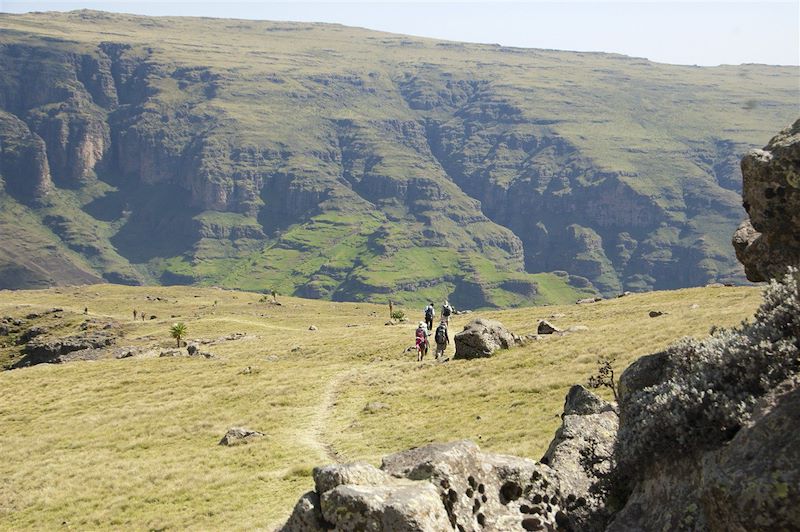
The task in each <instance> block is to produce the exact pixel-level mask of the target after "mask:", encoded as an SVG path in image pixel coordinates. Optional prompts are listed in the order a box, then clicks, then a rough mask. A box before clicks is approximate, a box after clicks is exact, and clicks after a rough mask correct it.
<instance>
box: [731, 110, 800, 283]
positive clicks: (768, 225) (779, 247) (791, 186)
mask: <svg viewBox="0 0 800 532" xmlns="http://www.w3.org/2000/svg"><path fill="white" fill-rule="evenodd" d="M742 177H743V180H742V199H743V202H742V203H743V205H744V208H745V210H746V211H747V214H748V215H749V216H750V218H749V220H746V221H745V222H743V223H742V224H741V225H740V226H739V228H738V229H737V230H736V232H735V233H734V236H733V247H734V249H735V250H736V257H737V258H738V259H739V261H740V262H741V263H742V264H743V265H744V269H745V273H746V274H747V278H748V279H749V280H751V281H768V280H770V279H774V278H777V277H780V276H781V275H782V274H783V273H784V272H785V271H786V268H787V267H788V266H792V265H800V120H797V121H795V123H794V124H793V125H792V126H791V127H789V128H787V129H785V130H783V131H781V132H780V133H779V134H778V135H777V136H775V137H774V138H773V139H772V140H770V141H769V144H767V145H766V146H765V147H764V149H763V150H753V151H751V152H750V153H748V154H747V155H746V156H745V157H744V158H743V159H742Z"/></svg>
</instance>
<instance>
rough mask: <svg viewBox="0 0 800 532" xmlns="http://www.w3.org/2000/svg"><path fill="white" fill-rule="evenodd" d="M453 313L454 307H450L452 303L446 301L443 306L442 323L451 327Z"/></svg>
mask: <svg viewBox="0 0 800 532" xmlns="http://www.w3.org/2000/svg"><path fill="white" fill-rule="evenodd" d="M452 313H453V307H451V306H450V302H449V301H447V300H445V302H444V305H442V321H443V322H444V323H445V324H446V325H450V315H451V314H452Z"/></svg>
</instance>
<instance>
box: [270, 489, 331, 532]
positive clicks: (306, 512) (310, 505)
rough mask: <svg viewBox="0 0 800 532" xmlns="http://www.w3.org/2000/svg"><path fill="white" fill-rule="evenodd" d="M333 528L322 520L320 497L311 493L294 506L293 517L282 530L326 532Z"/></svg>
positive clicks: (313, 492)
mask: <svg viewBox="0 0 800 532" xmlns="http://www.w3.org/2000/svg"><path fill="white" fill-rule="evenodd" d="M331 528H333V527H332V526H330V525H329V524H328V523H326V522H325V520H324V519H323V518H322V510H321V509H320V502H319V495H317V492H315V491H309V492H308V493H306V494H304V495H303V496H302V497H300V500H299V501H297V504H295V505H294V510H293V511H292V515H291V516H289V520H288V521H286V524H284V525H283V527H282V528H281V529H280V530H282V531H284V532H326V531H327V530H330V529H331Z"/></svg>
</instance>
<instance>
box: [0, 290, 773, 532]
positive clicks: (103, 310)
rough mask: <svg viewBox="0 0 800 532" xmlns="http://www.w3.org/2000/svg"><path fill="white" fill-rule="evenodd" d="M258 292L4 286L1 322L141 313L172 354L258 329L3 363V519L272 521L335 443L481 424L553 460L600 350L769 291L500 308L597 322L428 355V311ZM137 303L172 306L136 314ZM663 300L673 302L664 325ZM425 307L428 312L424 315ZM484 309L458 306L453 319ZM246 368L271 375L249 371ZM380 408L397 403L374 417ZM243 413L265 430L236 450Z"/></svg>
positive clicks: (531, 319)
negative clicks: (511, 345)
mask: <svg viewBox="0 0 800 532" xmlns="http://www.w3.org/2000/svg"><path fill="white" fill-rule="evenodd" d="M147 296H151V297H162V298H164V299H166V300H167V301H151V300H147V299H146V297H147ZM259 297H260V296H259V295H256V294H250V293H243V292H230V291H223V290H217V289H200V288H182V287H181V288H179V287H163V288H161V287H147V288H129V287H120V286H112V285H102V286H90V287H83V288H74V289H72V288H65V289H51V290H46V291H25V292H23V291H20V292H9V291H4V292H0V315H5V314H15V315H22V314H25V313H27V312H29V311H30V310H32V309H38V308H49V307H53V306H59V307H63V308H65V309H66V310H67V311H74V312H82V311H83V308H84V307H85V306H87V307H88V308H89V312H90V314H93V315H102V316H109V317H113V318H115V319H117V320H119V321H120V322H122V323H124V327H123V330H124V333H125V340H124V341H123V344H124V345H127V344H130V345H160V346H163V347H171V346H172V344H173V340H172V339H171V338H170V337H169V327H170V325H171V324H172V323H173V322H174V321H177V320H181V321H184V322H185V323H186V325H187V327H188V332H189V334H188V338H189V339H195V338H208V339H213V338H217V337H221V336H224V335H227V334H229V333H232V332H245V333H247V336H245V337H244V338H243V339H241V340H236V341H230V342H224V343H220V344H217V345H213V346H211V347H210V348H209V350H210V351H212V352H213V353H214V354H215V355H216V357H215V358H213V359H210V360H205V359H203V360H198V359H190V358H131V359H124V360H108V361H98V362H75V363H70V364H64V365H40V366H35V367H32V368H27V369H21V370H14V371H8V372H3V373H2V374H0V449H2V450H3V460H2V461H0V478H3V479H4V482H3V483H2V485H0V529H20V528H31V529H32V528H36V529H53V528H57V527H62V525H64V524H65V525H66V526H69V527H72V528H78V529H118V528H133V529H165V528H193V529H221V528H222V529H253V528H266V529H270V528H272V527H274V526H275V525H277V524H279V523H280V522H281V520H282V519H284V518H285V517H286V516H287V515H288V513H289V512H290V510H291V507H292V504H293V503H294V501H295V500H296V498H297V497H298V496H299V495H300V494H301V493H302V492H304V491H307V490H308V489H310V488H311V486H312V480H311V478H310V469H311V468H312V467H313V466H314V465H316V464H319V463H323V462H327V461H330V460H331V455H332V454H333V453H335V455H336V456H338V457H339V458H341V459H342V460H355V459H366V460H372V461H376V460H377V459H378V458H379V457H380V456H381V455H383V454H385V453H387V452H392V451H396V450H400V449H403V448H406V447H409V446H414V445H420V444H424V443H426V442H428V441H433V440H453V439H457V438H465V437H466V438H471V439H474V440H476V441H478V442H479V443H480V444H481V445H482V446H483V447H484V448H486V449H489V450H493V451H499V452H508V453H515V454H521V455H525V456H531V457H534V458H538V457H539V456H540V455H541V453H542V451H543V450H544V448H545V446H546V444H547V442H548V441H549V439H550V438H551V437H552V434H553V431H554V430H555V428H556V427H557V425H558V423H559V419H558V414H559V413H560V411H561V407H562V402H563V397H564V394H565V392H566V390H567V388H568V386H569V385H571V384H572V383H575V382H584V381H585V380H586V378H587V377H588V376H589V375H590V374H591V373H592V371H593V370H594V369H595V361H596V358H597V356H598V355H608V356H615V357H616V362H615V368H616V369H617V370H621V369H623V368H624V367H625V366H626V365H627V364H629V363H630V362H631V361H632V360H633V359H635V358H636V357H638V356H640V355H642V354H645V353H648V352H652V351H655V350H657V349H660V348H662V347H664V346H665V345H667V344H668V343H669V342H671V341H673V340H675V339H676V338H678V337H681V336H684V335H703V334H705V333H706V332H707V330H708V328H709V327H710V326H711V325H712V324H717V325H732V324H734V323H737V322H738V321H739V320H741V319H743V318H745V317H747V316H749V315H750V314H751V313H752V312H753V310H754V309H755V307H756V306H757V304H758V301H759V296H758V290H757V289H754V288H704V289H690V290H680V291H675V292H654V293H649V294H641V295H633V296H629V297H626V298H623V299H618V300H612V301H606V302H602V303H599V304H594V305H589V306H577V305H572V306H568V307H539V308H528V309H519V310H510V311H499V312H490V313H486V314H485V315H487V316H489V317H494V318H499V319H500V320H502V321H503V322H504V323H505V324H506V325H507V326H508V327H509V328H511V329H512V330H514V331H516V332H528V331H532V330H533V329H534V328H535V324H536V320H537V318H540V317H548V316H550V315H552V314H564V316H563V317H559V318H556V319H553V320H552V321H553V322H554V323H555V324H556V325H559V326H564V327H566V326H569V325H574V324H581V325H586V326H587V327H589V330H588V331H586V332H579V333H574V334H571V335H567V336H563V337H552V338H547V339H544V340H541V341H539V342H536V343H534V344H532V345H530V346H528V347H525V348H519V349H515V350H512V351H508V352H504V353H502V354H500V355H498V356H496V357H494V358H492V359H485V360H476V361H470V362H465V361H450V362H448V363H445V364H438V363H433V362H426V363H423V364H422V365H417V364H416V363H415V362H413V355H412V354H404V353H403V350H404V348H405V347H406V346H408V345H410V344H411V343H412V342H413V338H412V337H413V330H412V329H413V323H409V324H406V325H400V326H391V327H387V326H384V322H385V321H386V316H385V315H386V314H387V313H388V309H386V308H384V307H378V306H374V305H366V304H354V303H330V302H320V301H308V300H300V299H290V298H282V299H281V302H282V303H283V305H282V306H280V307H278V306H272V305H267V304H265V303H262V302H259V301H258V300H259ZM215 301H216V304H214V302H215ZM693 304H697V305H699V307H698V308H692V305H693ZM134 307H135V308H137V309H138V310H144V311H145V312H146V313H147V314H148V315H150V314H153V315H156V316H158V318H157V319H155V320H148V321H146V322H136V323H133V322H131V311H132V309H133V308H134ZM651 309H658V310H662V311H666V312H667V314H666V315H664V316H662V317H659V318H649V317H648V315H647V312H648V311H649V310H651ZM406 310H407V314H410V317H411V318H412V321H413V319H414V318H415V316H416V315H417V314H418V313H419V314H421V309H419V312H417V310H416V309H406ZM173 315H174V316H176V318H172V316H173ZM466 320H467V317H466V316H456V317H455V320H454V325H453V330H454V331H455V330H459V329H460V327H461V325H463V323H465V322H466ZM311 324H314V325H316V326H317V327H318V328H319V330H317V331H309V330H308V327H309V325H311ZM348 325H350V326H348ZM450 352H451V354H452V347H451V350H450ZM247 366H250V367H251V368H252V369H253V372H252V373H250V374H242V373H240V372H241V370H242V369H243V368H245V367H247ZM369 402H382V403H385V404H386V405H388V408H385V409H378V410H375V411H367V410H365V406H366V404H367V403H369ZM236 425H245V426H248V427H251V428H253V429H256V430H260V431H262V432H264V433H265V434H266V437H265V438H263V439H262V440H259V441H257V442H255V443H252V444H249V445H245V446H240V447H232V448H227V447H221V446H218V445H217V442H218V441H219V439H220V438H221V437H222V435H223V434H224V433H225V431H226V430H227V429H228V428H229V427H231V426H236Z"/></svg>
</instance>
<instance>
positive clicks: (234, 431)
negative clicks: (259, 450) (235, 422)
mask: <svg viewBox="0 0 800 532" xmlns="http://www.w3.org/2000/svg"><path fill="white" fill-rule="evenodd" d="M263 436H264V433H262V432H258V431H256V430H252V429H248V428H245V427H232V428H230V429H228V432H226V433H225V436H223V437H222V439H221V440H220V441H219V444H220V445H227V446H229V447H230V446H233V445H241V444H243V443H250V442H251V441H253V440H255V439H258V438H261V437H263Z"/></svg>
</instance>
